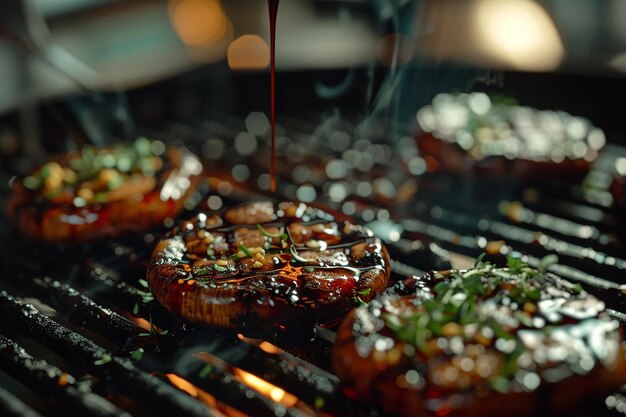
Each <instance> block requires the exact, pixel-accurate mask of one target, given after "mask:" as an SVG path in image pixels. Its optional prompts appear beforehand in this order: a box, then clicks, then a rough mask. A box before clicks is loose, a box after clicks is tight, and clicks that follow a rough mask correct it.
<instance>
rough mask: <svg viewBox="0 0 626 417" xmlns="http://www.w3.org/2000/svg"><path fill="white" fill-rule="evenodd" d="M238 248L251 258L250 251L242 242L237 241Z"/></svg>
mask: <svg viewBox="0 0 626 417" xmlns="http://www.w3.org/2000/svg"><path fill="white" fill-rule="evenodd" d="M239 250H240V251H242V252H243V253H244V254H245V255H246V257H248V258H252V254H251V253H250V250H249V249H248V248H246V246H245V245H244V244H243V243H239Z"/></svg>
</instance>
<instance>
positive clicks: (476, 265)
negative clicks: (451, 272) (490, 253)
mask: <svg viewBox="0 0 626 417" xmlns="http://www.w3.org/2000/svg"><path fill="white" fill-rule="evenodd" d="M485 256H487V254H486V253H484V252H483V253H481V254H480V256H479V257H478V258H476V261H474V268H480V267H482V266H483V259H485Z"/></svg>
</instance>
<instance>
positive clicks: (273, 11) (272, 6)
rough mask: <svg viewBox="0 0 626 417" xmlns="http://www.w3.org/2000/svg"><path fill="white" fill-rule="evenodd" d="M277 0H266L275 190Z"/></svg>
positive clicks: (272, 182) (272, 181)
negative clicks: (268, 30) (268, 18)
mask: <svg viewBox="0 0 626 417" xmlns="http://www.w3.org/2000/svg"><path fill="white" fill-rule="evenodd" d="M278 1H279V0H267V6H268V8H269V15H270V114H271V116H270V122H271V124H272V145H271V150H270V191H272V192H274V191H276V67H275V56H276V15H277V14H278Z"/></svg>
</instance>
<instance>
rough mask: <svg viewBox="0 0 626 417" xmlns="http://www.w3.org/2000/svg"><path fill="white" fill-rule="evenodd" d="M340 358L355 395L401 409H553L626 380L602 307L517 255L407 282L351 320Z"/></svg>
mask: <svg viewBox="0 0 626 417" xmlns="http://www.w3.org/2000/svg"><path fill="white" fill-rule="evenodd" d="M333 362H334V367H335V370H336V371H337V374H338V375H339V377H340V378H341V379H342V382H343V383H344V386H345V392H346V394H347V395H349V396H351V397H354V398H356V399H360V400H363V401H371V399H373V398H378V399H379V400H378V402H379V403H380V404H381V406H382V408H383V409H384V410H385V411H389V412H393V413H398V414H400V415H415V414H416V413H417V412H424V413H427V414H428V413H432V414H434V415H454V416H465V415H467V416H469V415H481V416H486V415H494V416H495V415H519V416H522V415H555V414H560V413H563V412H569V411H571V410H574V409H576V407H579V406H582V405H586V404H588V403H589V402H590V401H592V400H597V399H598V398H600V396H601V395H602V394H607V393H610V392H611V390H614V389H618V388H619V387H620V385H621V384H622V383H623V382H624V381H625V380H626V359H625V358H624V349H623V339H622V329H621V327H620V325H619V323H618V322H616V321H614V320H612V319H610V317H609V316H608V314H607V313H606V311H605V306H604V303H603V302H602V301H600V300H598V299H597V298H595V297H594V296H592V295H590V294H588V293H586V292H585V291H583V290H582V289H581V288H580V287H579V286H578V285H573V284H571V283H569V282H567V281H565V280H563V279H561V278H559V277H557V276H555V275H552V274H548V273H542V272H539V271H536V270H532V269H530V268H528V267H527V266H526V265H523V264H519V263H517V264H516V265H515V266H514V268H495V267H494V266H493V265H490V264H488V263H485V264H481V265H479V266H477V267H476V268H475V269H473V270H468V271H447V272H442V273H435V272H431V273H429V274H427V275H425V276H423V277H412V278H408V279H406V280H405V281H402V282H399V283H398V284H397V285H395V286H394V287H393V288H391V289H389V290H387V291H386V292H385V293H384V294H382V295H381V296H379V297H378V298H376V299H374V300H373V301H372V302H370V303H369V305H368V306H366V307H360V308H358V309H356V310H355V311H354V312H353V313H351V315H350V316H349V317H348V318H347V319H346V320H345V321H344V323H343V324H342V326H341V328H340V329H339V332H338V336H337V342H336V344H335V347H334V351H333Z"/></svg>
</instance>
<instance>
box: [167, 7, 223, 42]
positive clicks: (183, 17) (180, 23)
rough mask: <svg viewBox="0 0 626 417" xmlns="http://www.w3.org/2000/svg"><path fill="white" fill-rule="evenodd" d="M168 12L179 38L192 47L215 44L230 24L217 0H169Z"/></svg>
mask: <svg viewBox="0 0 626 417" xmlns="http://www.w3.org/2000/svg"><path fill="white" fill-rule="evenodd" d="M169 12H170V20H171V21H172V25H173V26H174V30H176V33H177V34H178V37H179V38H180V40H181V41H183V43H185V44H186V45H189V46H193V47H208V46H212V45H215V44H216V43H218V42H219V41H220V40H222V39H223V38H224V37H225V36H226V34H227V32H228V28H229V26H230V22H229V21H228V18H227V17H226V14H224V10H223V9H222V5H221V3H220V1H219V0H170V2H169Z"/></svg>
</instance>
